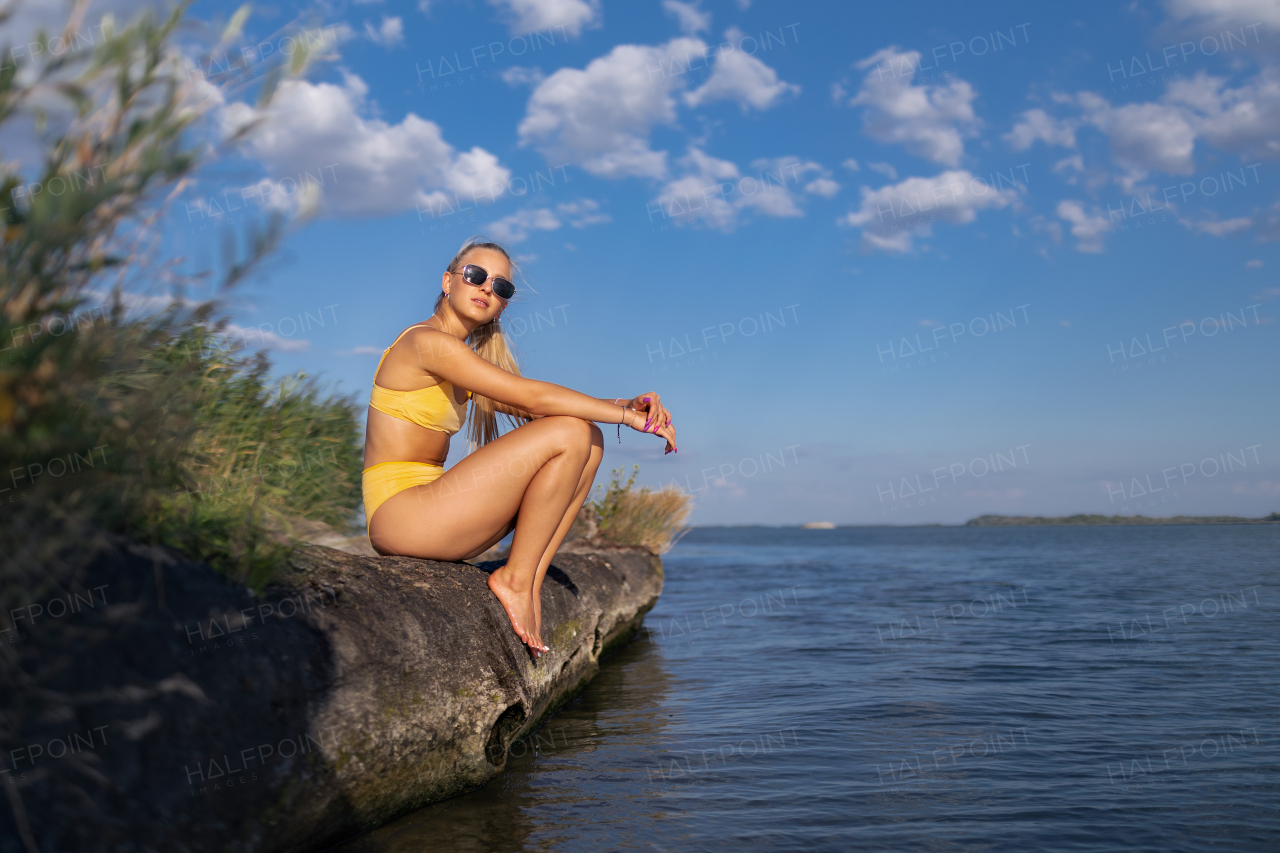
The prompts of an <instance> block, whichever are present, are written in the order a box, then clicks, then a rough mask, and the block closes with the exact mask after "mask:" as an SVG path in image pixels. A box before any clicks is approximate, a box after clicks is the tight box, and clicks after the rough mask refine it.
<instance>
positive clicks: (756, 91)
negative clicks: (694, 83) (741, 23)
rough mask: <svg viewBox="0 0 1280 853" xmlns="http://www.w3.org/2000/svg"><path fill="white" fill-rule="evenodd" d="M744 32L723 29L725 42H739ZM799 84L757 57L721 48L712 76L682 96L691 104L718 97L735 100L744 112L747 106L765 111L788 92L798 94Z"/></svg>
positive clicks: (717, 98)
mask: <svg viewBox="0 0 1280 853" xmlns="http://www.w3.org/2000/svg"><path fill="white" fill-rule="evenodd" d="M742 37H743V33H742V31H741V30H738V29H736V28H730V29H729V30H728V31H727V32H725V41H727V42H730V43H736V44H741V43H742ZM799 93H800V87H799V86H797V85H796V84H794V83H784V82H783V81H781V80H779V79H778V72H776V71H774V70H773V69H772V68H770V67H769V66H768V65H765V64H764V63H763V62H761V61H760V60H759V59H757V58H756V57H754V56H751V55H749V54H746V53H742V52H741V51H736V50H733V51H729V50H722V51H719V52H718V53H717V54H716V65H715V68H714V69H713V70H712V72H711V77H710V78H709V79H708V80H707V82H706V83H704V84H702V86H701V87H699V88H698V89H695V90H694V91H692V92H689V93H687V94H686V95H685V96H684V100H685V103H686V104H688V105H689V106H691V107H698V106H702V105H703V104H706V103H710V102H711V101H717V100H729V101H736V102H737V104H738V106H740V107H741V108H742V111H743V112H744V113H745V112H746V111H747V110H748V109H749V108H751V107H754V108H755V109H757V110H767V109H769V108H770V107H772V106H775V105H776V104H778V103H779V102H780V101H781V100H782V99H783V98H784V97H786V96H787V95H798V94H799Z"/></svg>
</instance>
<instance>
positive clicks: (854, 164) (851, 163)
mask: <svg viewBox="0 0 1280 853" xmlns="http://www.w3.org/2000/svg"><path fill="white" fill-rule="evenodd" d="M840 165H841V166H844V167H845V168H846V169H848V170H849V171H850V172H856V171H858V161H857V160H855V159H853V158H852V157H850V158H849V159H848V160H845V161H844V162H843V163H841V164H840Z"/></svg>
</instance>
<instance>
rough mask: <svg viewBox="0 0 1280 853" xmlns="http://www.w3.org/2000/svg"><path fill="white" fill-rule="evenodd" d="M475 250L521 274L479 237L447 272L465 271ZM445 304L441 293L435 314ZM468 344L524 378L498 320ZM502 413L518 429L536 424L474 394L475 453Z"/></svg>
mask: <svg viewBox="0 0 1280 853" xmlns="http://www.w3.org/2000/svg"><path fill="white" fill-rule="evenodd" d="M475 249H492V250H493V251H495V252H500V253H501V254H502V256H503V257H504V258H506V259H507V262H508V263H510V264H511V274H512V276H513V277H514V276H516V275H519V274H521V270H520V266H519V264H517V263H516V262H515V260H513V259H512V257H511V253H510V252H508V251H507V250H506V248H504V247H503V246H501V245H500V244H498V243H494V242H492V241H490V240H486V239H484V238H483V237H481V236H478V235H477V236H474V237H468V238H467V240H466V242H464V243H463V244H462V248H460V249H458V253H457V254H456V255H454V256H453V260H451V261H449V266H448V267H447V269H448V271H449V272H457V271H458V270H460V269H462V266H463V260H464V259H465V258H466V256H467V254H468V253H470V252H472V251H473V250H475ZM444 303H445V294H444V293H443V292H441V294H440V295H439V296H438V297H436V304H435V308H434V311H433V313H438V312H439V311H440V309H441V308H442V307H443V306H444ZM466 342H467V345H468V346H470V347H471V349H473V350H475V352H476V355H478V356H480V357H481V358H483V359H484V360H485V361H487V362H489V363H490V364H492V365H494V366H495V367H500V368H502V369H503V370H505V371H507V372H508V373H514V374H515V375H516V376H521V375H522V374H521V373H520V363H519V361H518V360H517V359H516V354H515V351H514V350H513V349H512V348H511V344H510V343H509V342H508V340H507V335H506V333H505V332H503V329H502V323H501V322H499V320H498V318H497V317H494V318H493V319H492V320H490V321H489V322H487V323H484V324H482V325H479V326H476V327H475V328H474V329H473V330H472V331H471V334H470V335H468V336H467V341H466ZM499 413H501V414H502V415H504V416H505V417H506V418H507V419H508V420H509V421H510V422H512V423H513V424H515V425H516V426H519V425H521V424H526V423H528V422H529V421H531V420H533V416H532V415H531V414H530V413H529V412H526V411H524V410H523V409H518V408H515V407H514V406H508V405H506V404H505V403H499V402H498V401H497V400H492V399H490V398H488V397H484V396H481V395H480V394H476V393H475V392H474V391H473V392H472V394H471V412H470V417H469V418H468V420H469V421H470V422H471V423H470V427H469V428H468V438H469V439H470V443H471V451H472V452H474V451H475V450H476V448H478V447H483V446H484V445H486V444H488V443H489V442H491V441H493V440H494V439H495V438H497V437H498V435H499V433H498V414H499Z"/></svg>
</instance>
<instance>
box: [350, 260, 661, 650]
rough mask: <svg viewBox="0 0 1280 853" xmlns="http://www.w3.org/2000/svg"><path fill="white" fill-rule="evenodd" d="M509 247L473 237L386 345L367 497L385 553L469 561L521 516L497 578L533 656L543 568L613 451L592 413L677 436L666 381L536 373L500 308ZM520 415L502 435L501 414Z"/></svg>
mask: <svg viewBox="0 0 1280 853" xmlns="http://www.w3.org/2000/svg"><path fill="white" fill-rule="evenodd" d="M511 270H512V261H511V257H510V256H509V255H508V254H507V252H506V250H505V249H503V248H502V247H501V246H499V245H498V244H496V243H489V242H483V241H481V240H479V239H478V238H472V239H470V240H468V241H467V242H466V243H464V244H463V246H462V248H461V249H460V250H459V251H458V254H456V255H455V256H454V258H453V260H452V261H450V262H449V267H448V269H446V270H445V273H444V276H443V277H442V279H441V283H440V289H441V293H440V296H439V297H438V298H437V299H436V304H435V311H434V312H433V313H432V315H431V317H430V318H428V319H427V320H426V321H424V322H422V323H416V324H414V325H412V326H410V327H409V328H408V329H406V330H404V331H403V332H401V333H400V336H399V337H398V338H396V340H395V341H394V342H393V343H392V345H391V346H390V347H389V348H388V349H387V350H386V351H385V352H384V353H383V355H382V360H381V361H380V362H378V369H377V372H376V373H375V374H374V379H373V383H374V384H373V392H372V394H371V395H370V399H369V422H368V426H367V427H366V430H365V446H364V466H365V467H364V484H363V485H364V506H365V517H366V518H367V520H368V524H369V541H370V542H371V543H372V544H373V547H374V549H375V550H377V552H378V553H379V554H399V555H404V556H410V557H422V558H426V559H433V560H465V559H469V558H471V557H474V556H476V555H477V554H481V553H483V552H484V551H486V550H487V549H488V548H490V547H491V546H492V545H494V544H495V543H497V542H498V541H499V540H500V539H502V537H504V536H506V535H507V533H509V532H510V531H511V530H512V528H515V536H514V538H513V539H512V541H511V555H510V557H508V558H507V564H506V565H505V566H504V567H502V568H500V569H498V570H497V571H495V572H493V573H492V574H490V575H489V589H490V590H492V591H493V594H494V595H495V596H497V598H498V601H500V602H501V603H502V607H503V609H504V610H506V612H507V617H508V618H509V619H510V620H511V626H512V627H513V628H514V629H515V632H516V634H517V635H518V636H519V637H520V639H521V641H522V642H524V643H525V644H527V645H528V646H529V648H530V650H531V651H532V652H533V655H534V657H540V656H541V654H542V653H543V652H545V651H548V650H549V649H550V647H549V646H547V645H546V644H545V643H544V642H543V641H542V607H541V600H540V598H541V595H540V594H541V591H542V580H543V577H544V576H545V575H546V573H547V569H548V568H550V566H551V558H552V557H553V556H554V555H555V553H556V549H557V548H559V547H560V543H561V542H562V541H564V537H565V534H567V533H568V532H569V527H570V525H572V524H573V520H574V519H575V518H576V517H577V515H578V510H579V508H581V506H582V503H583V501H584V500H586V497H587V493H588V492H589V491H590V490H591V484H592V481H593V480H594V479H595V475H596V469H597V468H599V467H600V459H601V457H602V456H603V455H604V441H603V437H602V434H601V432H600V428H599V427H597V426H596V425H595V424H594V423H593V421H600V422H602V423H608V424H626V425H627V426H629V427H631V428H632V429H634V430H636V431H638V432H648V433H652V434H653V435H658V436H661V437H663V438H665V439H666V441H667V449H666V452H667V453H670V452H672V451H674V450H675V449H676V431H675V427H674V426H673V425H672V423H671V414H670V413H669V412H668V411H667V409H666V407H665V406H663V405H662V401H661V398H660V397H659V396H658V395H657V394H656V393H648V394H641V395H639V396H637V397H634V398H631V399H629V400H624V399H609V400H606V399H598V398H595V397H588V396H587V395H585V394H579V393H578V392H577V391H573V390H571V389H569V388H565V387H564V386H562V385H555V384H552V383H550V382H539V381H537V380H535V379H526V378H524V377H522V376H521V375H520V369H519V367H518V366H517V364H516V360H515V358H514V356H513V355H512V353H511V350H510V349H509V347H508V345H507V341H506V337H505V336H504V335H503V333H502V327H501V325H499V322H498V320H499V318H500V317H501V316H502V312H503V310H504V309H505V308H506V306H507V304H508V301H509V300H510V299H511V297H512V296H513V295H514V292H515V287H514V285H513V284H512V283H511V275H512V272H511ZM468 399H469V400H470V401H471V434H470V437H471V447H472V452H471V454H470V455H468V456H467V457H465V458H464V459H462V460H461V461H459V462H458V463H457V464H456V465H454V466H453V467H452V468H450V469H449V470H448V471H446V470H445V469H444V461H445V457H447V456H448V454H449V437H450V436H451V435H453V434H454V433H456V432H457V431H458V430H460V429H461V428H462V424H463V421H465V420H466V415H467V400H468ZM499 412H501V413H502V414H504V415H506V416H508V417H509V418H511V419H512V420H513V421H515V422H517V423H518V424H519V426H518V427H517V428H516V429H513V430H511V431H509V432H507V433H506V434H504V435H501V436H499V435H498V424H497V413H499Z"/></svg>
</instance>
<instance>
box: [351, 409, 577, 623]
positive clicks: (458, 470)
mask: <svg viewBox="0 0 1280 853" xmlns="http://www.w3.org/2000/svg"><path fill="white" fill-rule="evenodd" d="M592 430H593V426H592V425H591V424H589V423H588V422H586V421H584V420H582V419H580V418H574V417H567V416H551V417H546V418H538V419H537V420H535V421H532V422H531V423H528V424H525V425H524V426H522V427H520V428H519V429H515V430H512V431H511V432H508V433H506V434H505V435H502V436H500V437H499V438H497V439H495V440H494V441H491V442H489V443H488V444H486V445H485V446H484V447H481V448H479V449H478V450H476V452H474V453H472V454H470V455H468V456H466V457H465V458H463V459H462V461H460V462H459V463H458V464H457V465H455V466H453V467H452V468H450V469H449V470H448V471H446V472H445V473H444V474H443V475H441V477H440V478H439V479H437V480H436V481H435V482H433V483H428V484H426V485H423V486H415V487H413V488H410V489H406V490H405V491H403V492H400V493H398V494H396V495H393V496H392V497H391V498H389V499H388V500H387V501H386V502H385V503H383V505H382V506H381V507H379V508H378V510H377V512H375V513H374V517H373V519H371V521H370V525H369V538H370V540H371V541H372V542H373V545H374V547H375V548H376V549H377V550H378V551H379V552H380V553H383V554H403V555H407V556H413V557H423V558H427V559H436V560H458V559H461V558H463V557H464V556H466V555H468V554H473V553H477V551H476V549H477V548H480V547H481V546H482V545H485V543H487V542H491V541H495V540H494V539H493V537H494V536H495V535H497V534H498V533H499V532H500V531H505V529H506V527H507V526H508V525H509V524H510V522H511V519H512V518H516V519H517V520H516V527H515V531H516V535H515V538H514V539H513V541H512V543H511V556H510V558H508V560H507V565H506V566H505V567H504V568H503V569H502V570H500V573H499V572H494V573H493V574H491V575H490V577H489V588H490V589H491V590H493V592H494V594H495V595H496V596H497V597H498V600H499V601H501V602H502V605H503V608H504V609H505V610H506V611H507V616H508V618H509V619H510V620H511V623H512V626H513V627H514V628H515V631H516V634H517V635H519V637H520V639H521V640H522V641H524V642H526V643H529V644H530V645H531V646H533V645H537V639H536V637H535V636H534V633H533V630H534V626H535V623H536V616H535V613H534V609H533V585H534V581H535V579H536V575H537V570H538V565H539V562H540V561H541V558H542V555H543V553H544V552H545V551H546V549H547V546H548V545H549V544H550V542H551V539H552V537H553V536H554V535H555V533H556V532H557V530H558V529H559V527H560V525H561V523H562V522H563V520H564V517H565V514H566V512H567V510H568V507H569V504H570V502H571V501H572V500H573V498H574V496H575V494H576V493H577V492H578V491H579V486H580V480H581V477H582V472H583V469H584V468H585V467H586V464H587V461H588V459H589V458H590V455H591V440H592V437H593V432H592ZM595 432H597V433H598V432H599V430H598V428H597V429H595ZM517 513H518V517H517ZM561 538H563V537H561ZM557 544H558V543H557Z"/></svg>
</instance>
